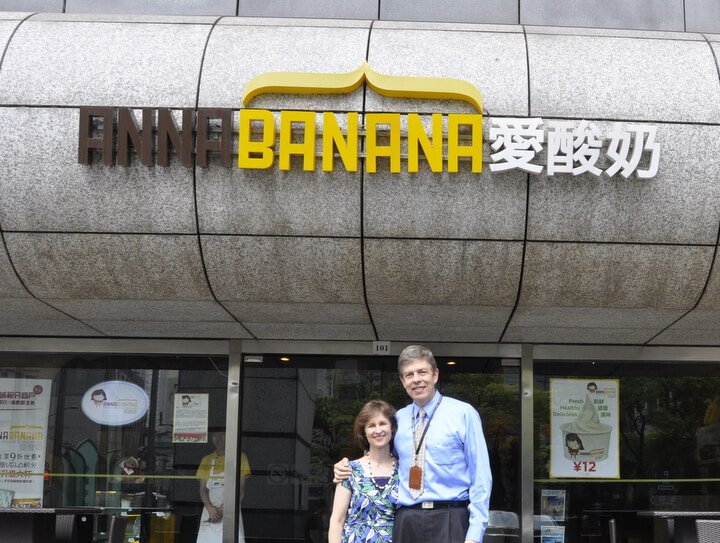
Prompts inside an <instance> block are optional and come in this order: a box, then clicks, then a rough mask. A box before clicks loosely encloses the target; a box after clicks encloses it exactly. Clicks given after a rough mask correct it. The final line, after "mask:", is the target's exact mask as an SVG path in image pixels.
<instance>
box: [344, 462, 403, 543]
mask: <svg viewBox="0 0 720 543" xmlns="http://www.w3.org/2000/svg"><path fill="white" fill-rule="evenodd" d="M350 467H351V468H352V475H351V476H350V478H348V479H346V480H345V481H344V482H343V483H342V486H344V487H345V488H347V489H348V490H349V491H350V492H351V493H352V495H351V496H350V507H349V508H348V513H347V518H346V519H345V526H344V528H343V535H342V543H376V542H377V543H391V542H392V532H393V518H394V516H395V504H396V503H397V500H398V474H397V467H396V468H395V471H394V472H393V474H392V477H376V478H375V481H377V484H375V482H373V480H372V479H371V478H370V477H368V476H367V475H366V474H365V470H364V469H363V467H362V464H361V463H360V461H359V460H353V461H352V462H350Z"/></svg>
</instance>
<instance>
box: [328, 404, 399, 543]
mask: <svg viewBox="0 0 720 543" xmlns="http://www.w3.org/2000/svg"><path fill="white" fill-rule="evenodd" d="M396 431H397V421H396V419H395V408H394V407H392V406H391V405H390V404H389V403H387V402H383V401H381V400H371V401H369V402H368V403H366V404H365V406H364V407H363V408H362V409H361V410H360V412H359V413H358V415H357V417H356V418H355V424H354V426H353V432H354V435H355V439H356V440H357V442H358V445H360V447H361V448H362V449H363V450H364V451H365V454H364V456H362V457H361V458H358V459H357V460H353V461H352V462H349V468H350V477H349V478H347V479H346V480H344V481H343V482H342V483H340V484H338V485H337V486H336V487H335V499H334V500H333V508H332V514H331V515H330V524H329V526H328V543H348V542H357V543H391V542H392V540H393V517H394V513H395V504H396V503H397V498H398V473H397V460H396V458H395V456H394V455H393V451H392V443H393V438H394V437H395V432H396Z"/></svg>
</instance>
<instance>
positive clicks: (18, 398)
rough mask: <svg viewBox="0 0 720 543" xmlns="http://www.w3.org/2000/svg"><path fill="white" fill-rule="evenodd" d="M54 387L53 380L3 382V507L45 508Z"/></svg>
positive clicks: (0, 471) (0, 491)
mask: <svg viewBox="0 0 720 543" xmlns="http://www.w3.org/2000/svg"><path fill="white" fill-rule="evenodd" d="M51 387H52V381H51V380H50V379H0V504H2V505H3V506H4V507H10V506H12V507H42V499H43V473H44V471H45V447H46V444H47V426H48V414H49V413H50V390H51ZM31 474H33V475H31Z"/></svg>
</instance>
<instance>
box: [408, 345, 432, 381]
mask: <svg viewBox="0 0 720 543" xmlns="http://www.w3.org/2000/svg"><path fill="white" fill-rule="evenodd" d="M415 360H427V362H428V363H429V364H430V366H432V369H433V371H435V370H436V369H437V362H435V357H434V356H433V354H432V351H431V350H430V349H428V348H427V347H423V346H422V345H410V346H409V347H405V349H404V350H403V352H401V353H400V356H399V357H398V373H399V374H400V376H401V377H402V374H403V368H404V367H405V364H407V363H408V362H413V361H415Z"/></svg>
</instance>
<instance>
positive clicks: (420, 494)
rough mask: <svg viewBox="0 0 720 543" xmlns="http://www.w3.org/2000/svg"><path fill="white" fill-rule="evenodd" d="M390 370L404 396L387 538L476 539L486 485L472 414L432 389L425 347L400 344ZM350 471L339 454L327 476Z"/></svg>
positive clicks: (416, 541)
mask: <svg viewBox="0 0 720 543" xmlns="http://www.w3.org/2000/svg"><path fill="white" fill-rule="evenodd" d="M398 372H399V374H400V381H401V383H402V385H403V386H404V387H405V391H406V392H407V394H408V395H409V396H410V398H411V399H412V403H411V404H410V405H408V406H406V407H403V408H402V409H400V410H399V411H398V412H397V424H398V430H397V433H396V435H395V442H394V443H395V451H396V453H397V455H398V475H399V478H400V481H399V484H400V487H399V492H398V504H397V509H396V511H395V525H394V529H393V542H394V543H463V542H465V543H469V542H474V543H480V542H481V541H482V540H483V536H484V534H485V530H486V528H487V522H488V514H489V512H488V509H489V502H490V492H491V489H492V475H491V473H490V462H489V458H488V451H487V445H486V443H485V436H484V434H483V430H482V423H481V421H480V415H479V414H478V413H477V411H476V410H475V408H474V407H472V406H471V405H470V404H467V403H465V402H462V401H459V400H456V399H454V398H450V397H448V396H443V395H442V394H440V392H439V391H438V390H437V388H436V385H437V382H438V377H439V370H438V367H437V362H436V361H435V357H434V356H433V354H432V352H431V351H430V350H429V349H428V348H426V347H423V346H421V345H411V346H409V347H407V348H406V349H405V350H403V352H402V353H401V354H400V357H399V358H398ZM351 473H352V468H351V467H350V466H349V465H348V460H347V458H343V459H342V460H340V462H338V463H337V464H335V466H334V474H335V479H334V482H339V481H344V480H345V479H347V478H348V477H349V476H350V475H351Z"/></svg>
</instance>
